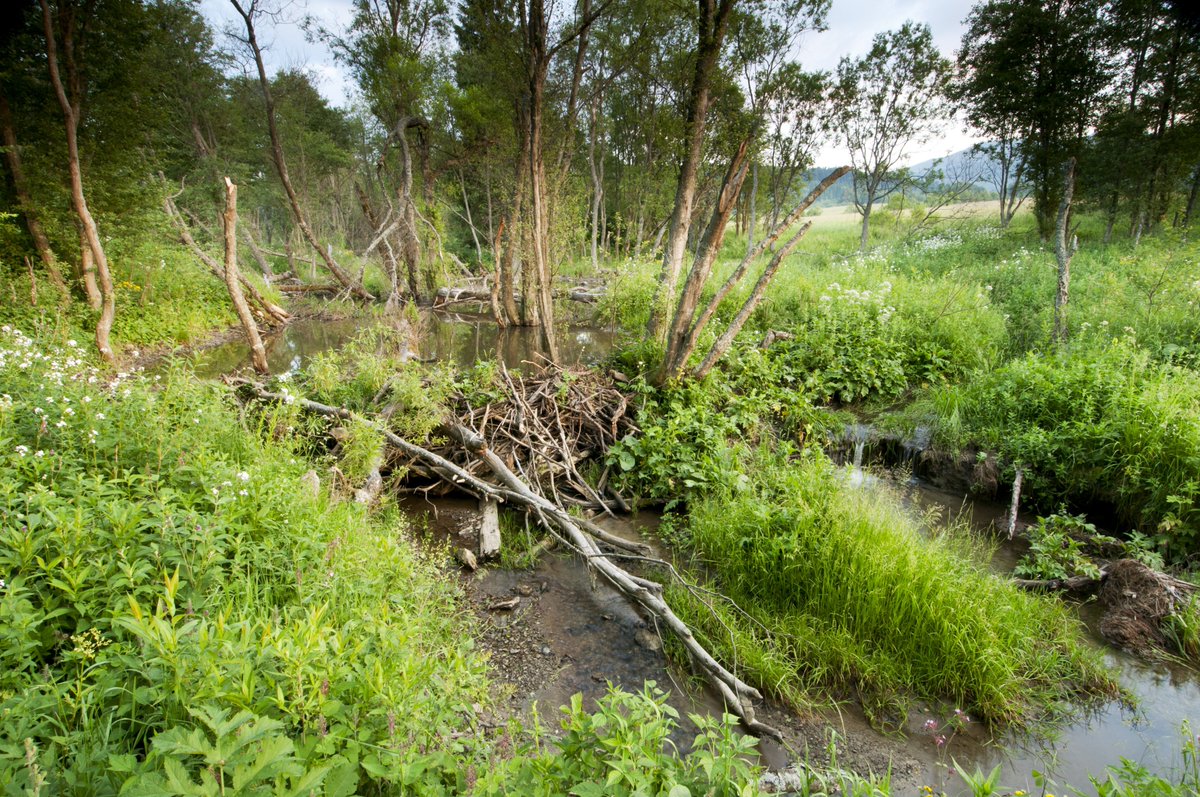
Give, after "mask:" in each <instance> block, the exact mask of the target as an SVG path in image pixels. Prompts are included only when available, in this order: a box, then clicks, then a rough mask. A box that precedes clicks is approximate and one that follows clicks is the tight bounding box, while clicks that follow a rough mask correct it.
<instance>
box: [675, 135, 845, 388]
mask: <svg viewBox="0 0 1200 797" xmlns="http://www.w3.org/2000/svg"><path fill="white" fill-rule="evenodd" d="M734 163H737V159H736V158H735V160H734ZM732 167H733V164H731V169H730V174H729V175H727V178H726V179H727V185H728V184H729V181H734V182H737V184H738V185H739V186H740V184H741V182H742V181H744V178H745V166H744V164H743V165H742V166H741V167H740V169H741V177H740V178H738V177H737V175H736V172H734V171H733V168H732ZM849 171H850V167H849V166H843V167H842V168H840V169H837V170H835V171H834V172H833V173H832V174H830V175H829V176H828V177H826V178H825V179H824V180H822V181H821V182H820V183H819V184H818V185H817V186H816V187H814V188H813V189H812V190H811V191H809V193H808V196H806V197H805V198H804V200H803V201H801V202H800V204H799V205H797V206H796V207H795V208H793V209H792V212H791V213H789V214H788V215H787V216H786V217H784V218H783V220H782V221H780V222H779V223H778V224H777V225H776V226H775V228H774V229H773V230H771V232H769V233H768V234H767V235H766V236H764V237H763V239H762V240H761V241H759V242H758V244H756V245H755V246H754V248H753V249H751V250H750V251H749V252H748V253H747V254H746V256H745V257H744V258H742V262H741V263H740V264H738V267H737V268H736V269H734V271H733V273H732V274H730V275H729V278H728V279H726V280H725V283H724V284H723V285H722V286H721V287H720V288H719V289H717V292H716V293H715V294H714V295H713V297H712V299H710V300H709V302H708V304H707V305H706V306H705V307H704V309H703V310H700V309H699V299H700V295H701V292H702V291H703V287H704V282H705V281H706V280H707V279H708V276H709V273H710V272H711V269H712V260H713V259H715V257H716V253H717V252H718V251H720V248H721V239H722V238H723V237H724V228H725V225H724V223H721V218H722V217H721V201H718V203H717V208H716V209H715V210H714V211H713V220H712V221H711V222H710V223H709V230H708V234H706V237H705V242H704V244H703V245H702V246H701V248H700V252H699V253H698V254H697V257H696V262H695V263H694V264H693V265H692V272H691V273H690V274H689V275H688V285H686V286H685V288H684V294H683V297H682V298H681V299H680V302H679V305H678V307H677V309H676V311H675V316H674V318H673V320H672V323H671V334H670V338H669V339H668V348H667V356H666V358H665V360H664V361H663V366H662V368H661V370H660V371H659V381H660V383H662V382H666V381H668V380H670V379H675V378H677V377H679V376H681V375H682V374H683V371H684V369H685V368H686V367H687V362H688V359H689V358H690V357H691V356H692V354H693V353H695V351H696V346H697V345H698V344H699V342H700V335H701V333H702V332H703V331H704V328H705V327H706V326H707V325H708V323H709V322H710V321H711V320H712V317H713V316H714V315H716V312H717V309H718V308H719V307H720V305H721V302H722V301H724V300H725V297H727V296H728V295H729V293H730V292H731V291H732V290H733V289H734V288H735V287H737V286H738V285H739V284H740V283H741V281H742V280H743V279H744V278H745V276H746V273H747V272H748V271H749V269H750V266H751V265H752V264H753V263H754V262H755V261H756V260H757V259H758V258H759V257H761V256H762V255H763V253H765V252H766V251H767V250H768V249H769V248H770V247H772V246H774V245H775V244H776V242H778V241H779V239H780V238H781V237H782V236H783V234H784V233H785V232H787V230H789V229H790V228H792V227H793V226H794V225H795V224H796V223H797V222H799V221H800V218H801V217H802V216H803V215H804V212H805V211H806V210H808V209H809V208H810V207H812V205H813V203H814V202H816V201H817V199H818V198H820V196H821V194H823V193H825V191H826V190H827V189H828V188H829V186H831V185H833V184H834V183H836V182H837V181H838V180H840V179H841V178H842V177H843V176H844V175H845V174H846V173H847V172H849ZM722 198H725V194H724V189H722ZM736 200H737V197H736V195H734V196H732V197H729V198H727V201H728V202H729V204H730V208H729V209H728V211H731V210H732V205H733V204H734V203H735V202H736ZM728 211H727V212H726V213H725V215H724V219H725V220H726V221H727V220H728ZM811 226H812V223H811V222H809V223H808V224H805V225H804V226H802V227H801V228H800V229H799V230H798V231H797V232H796V233H795V234H794V235H793V236H792V237H791V238H790V239H788V241H787V243H785V244H784V245H783V246H782V247H780V248H779V250H778V251H776V252H775V254H774V256H773V257H772V258H771V260H770V262H769V263H767V266H766V268H765V269H764V270H763V273H762V275H761V276H760V277H759V279H758V282H756V283H755V285H754V288H753V290H752V291H751V293H750V296H749V297H748V298H747V299H746V301H745V303H744V304H743V305H742V308H741V310H739V311H738V314H737V315H736V316H735V317H734V319H733V321H731V322H730V324H729V326H728V328H726V330H725V331H724V332H723V333H722V334H721V336H720V337H719V338H718V339H717V341H716V343H714V344H713V346H712V348H711V349H710V350H709V352H708V354H707V355H706V356H705V357H704V360H703V361H702V362H701V364H700V365H699V366H698V367H697V368H696V369H695V370H694V371H693V372H692V376H693V377H695V378H697V379H699V378H703V377H704V376H705V375H706V374H707V373H708V372H709V371H710V370H712V367H713V366H714V365H716V363H717V361H718V360H719V359H720V358H721V357H723V356H724V354H725V352H727V351H728V350H729V347H730V346H731V345H732V344H733V340H734V338H735V337H736V336H737V334H738V333H739V332H741V330H742V327H743V326H745V324H746V321H748V320H749V318H750V316H751V314H752V313H753V312H754V310H755V308H756V307H758V304H759V303H760V302H761V301H762V297H763V296H764V295H765V293H766V289H767V286H768V285H770V283H771V280H772V279H774V277H775V274H776V272H778V270H779V267H780V266H781V265H782V264H783V260H784V258H786V257H787V256H788V255H790V254H791V253H792V252H793V251H794V250H795V248H796V247H797V246H798V245H799V244H800V240H801V239H802V238H803V237H804V235H805V233H807V232H808V230H809V228H810V227H811ZM710 235H711V236H712V239H711V240H710V239H709V237H710ZM693 276H695V277H696V278H697V283H696V285H694V286H693V285H692V284H691V283H692V279H693Z"/></svg>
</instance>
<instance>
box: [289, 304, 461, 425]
mask: <svg viewBox="0 0 1200 797" xmlns="http://www.w3.org/2000/svg"><path fill="white" fill-rule="evenodd" d="M301 384H302V386H303V387H304V388H305V389H306V390H308V391H309V392H310V393H311V395H312V397H313V398H314V399H316V400H317V401H322V402H324V403H326V404H330V405H332V406H335V407H346V408H348V409H352V410H367V409H370V410H373V409H374V408H375V407H376V406H377V404H378V402H380V401H385V402H386V403H387V404H388V405H389V406H390V407H391V408H392V411H391V412H390V417H389V423H390V425H391V426H392V427H393V428H394V429H395V430H396V432H397V434H399V435H401V436H403V437H409V438H411V439H414V440H422V439H424V438H425V437H426V436H427V435H428V434H429V433H430V432H431V431H432V430H433V429H434V428H435V427H436V426H437V425H438V424H439V423H441V421H442V415H443V412H444V402H445V400H446V397H447V395H448V394H449V390H450V387H451V380H450V375H449V373H448V372H447V371H445V370H439V369H429V368H426V367H424V366H422V365H421V364H420V363H419V362H417V361H415V360H414V359H413V350H412V332H411V327H410V326H409V323H408V321H406V320H405V321H401V322H399V323H398V324H397V325H396V326H388V325H385V324H370V325H368V326H366V327H365V328H364V329H363V331H362V332H360V333H359V334H357V335H356V336H355V337H354V339H353V340H351V341H350V342H349V343H348V344H346V345H345V346H343V347H342V348H340V349H337V350H336V351H327V352H323V353H321V354H318V355H316V356H315V357H313V359H312V362H311V363H309V366H308V368H307V370H306V371H305V373H304V374H303V376H302V380H301Z"/></svg>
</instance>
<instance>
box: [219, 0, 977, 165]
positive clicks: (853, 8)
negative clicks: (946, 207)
mask: <svg viewBox="0 0 1200 797" xmlns="http://www.w3.org/2000/svg"><path fill="white" fill-rule="evenodd" d="M971 5H972V2H971V0H899V1H898V2H879V1H878V0H876V1H874V2H873V1H872V0H833V5H832V8H831V9H830V12H829V27H828V29H827V30H825V31H823V32H821V33H808V34H806V35H805V38H804V40H803V41H802V43H801V49H800V59H801V61H802V62H803V64H804V66H805V67H807V68H809V69H826V70H832V69H833V68H834V67H836V66H837V62H838V60H839V59H841V57H842V56H844V55H854V56H857V55H861V54H862V53H864V52H866V51H867V49H868V48H869V47H870V45H871V39H872V38H873V37H874V36H875V34H876V33H881V32H883V31H885V30H892V29H894V28H898V27H900V25H901V24H903V23H904V22H905V20H910V19H911V20H913V21H916V22H926V23H928V24H929V26H930V28H931V29H932V31H933V38H934V41H935V42H936V43H937V45H938V46H939V47H940V48H941V50H942V52H943V53H945V54H946V56H947V57H953V54H954V50H955V49H956V48H957V47H958V43H959V40H960V39H961V38H962V34H963V20H964V19H965V18H966V16H967V13H968V12H969V11H970V8H971ZM200 7H201V10H202V12H203V13H204V15H205V16H206V17H207V18H208V19H209V21H210V22H211V23H212V24H213V25H214V27H216V28H217V30H222V29H224V28H226V27H227V26H229V25H230V24H234V25H240V24H241V19H240V18H239V17H238V16H237V12H235V11H234V10H233V7H232V6H231V5H230V3H229V0H201V3H200ZM350 7H351V3H350V0H292V2H291V4H290V5H288V6H287V7H286V8H285V9H284V11H283V13H282V15H281V16H280V19H279V23H278V24H274V25H272V24H262V25H261V26H260V27H261V29H260V30H259V31H258V36H259V40H260V42H261V43H262V44H263V45H264V46H265V47H266V48H267V52H266V53H265V59H266V62H267V69H268V70H269V71H271V72H274V71H275V70H278V69H282V68H285V67H287V68H299V69H304V70H306V71H308V72H309V73H310V74H311V75H312V76H313V77H314V79H315V82H316V84H317V88H319V89H320V91H321V93H322V94H324V96H325V97H326V98H327V99H328V100H329V101H330V102H331V103H333V104H334V105H338V106H347V105H349V104H350V103H351V102H352V101H353V97H352V93H353V85H352V84H351V82H350V81H349V79H348V77H347V76H346V74H345V72H344V70H343V69H342V68H341V66H340V65H339V64H337V63H336V62H335V61H334V58H333V54H332V53H331V52H330V51H329V48H327V47H326V46H325V45H324V44H322V43H320V42H309V41H308V40H307V38H306V36H305V34H304V31H303V30H302V28H301V27H300V24H299V23H300V20H301V19H303V18H304V17H305V16H309V17H312V18H313V19H315V20H316V21H318V22H319V23H320V24H321V25H323V26H325V27H327V28H329V29H331V30H338V29H340V28H341V27H343V26H344V25H345V24H346V22H347V21H348V19H349V16H350ZM961 128H962V125H961V124H958V123H953V124H951V125H949V126H948V127H947V129H946V130H945V133H944V134H943V135H942V136H939V137H938V138H937V139H936V140H935V141H933V142H931V143H929V144H927V145H925V146H923V147H921V148H919V149H918V148H914V149H913V150H912V151H911V152H910V153H909V157H908V158H907V161H908V162H909V163H915V162H917V161H921V160H926V159H928V158H933V157H938V156H940V155H946V154H949V153H951V152H955V151H957V150H960V149H963V148H964V147H967V146H969V145H970V144H971V143H973V141H974V139H972V138H971V137H970V136H969V135H967V133H966V132H965V131H963V130H962V129H961ZM843 160H845V155H844V154H843V153H842V152H840V151H839V150H838V148H837V147H826V149H825V150H824V151H822V152H821V154H820V156H819V157H818V163H821V164H823V165H833V164H834V163H835V162H840V161H843Z"/></svg>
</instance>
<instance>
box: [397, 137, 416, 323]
mask: <svg viewBox="0 0 1200 797" xmlns="http://www.w3.org/2000/svg"><path fill="white" fill-rule="evenodd" d="M409 122H410V118H407V117H406V118H404V119H401V120H400V123H399V124H397V125H396V129H395V131H394V133H395V135H396V138H397V140H399V142H400V158H401V160H400V256H401V258H403V260H404V267H405V275H406V277H407V278H408V291H409V293H410V294H411V295H412V298H413V301H418V302H419V301H420V298H421V285H420V280H419V279H418V277H419V271H420V264H421V239H420V236H419V234H418V233H417V206H416V204H415V203H414V202H413V196H412V187H413V177H412V174H413V169H412V152H411V151H410V149H409V146H408V135H407V133H406V132H405V131H406V128H407V127H408V125H409Z"/></svg>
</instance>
